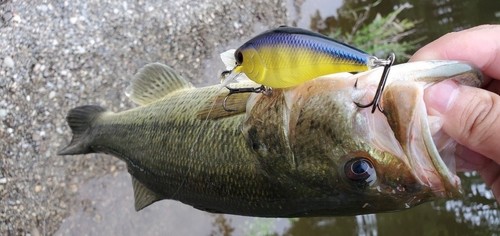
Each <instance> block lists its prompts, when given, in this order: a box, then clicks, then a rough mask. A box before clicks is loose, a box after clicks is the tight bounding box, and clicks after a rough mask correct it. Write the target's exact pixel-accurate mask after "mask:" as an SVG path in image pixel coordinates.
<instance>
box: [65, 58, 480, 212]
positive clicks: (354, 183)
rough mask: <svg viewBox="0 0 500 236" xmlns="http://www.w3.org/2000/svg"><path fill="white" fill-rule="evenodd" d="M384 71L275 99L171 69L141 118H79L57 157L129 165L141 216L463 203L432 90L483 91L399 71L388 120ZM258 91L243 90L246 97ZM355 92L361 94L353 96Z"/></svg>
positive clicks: (409, 69)
mask: <svg viewBox="0 0 500 236" xmlns="http://www.w3.org/2000/svg"><path fill="white" fill-rule="evenodd" d="M381 74H382V68H376V69H373V70H369V71H366V72H362V73H357V74H351V73H336V74H331V75H326V76H322V77H319V78H316V79H314V80H310V81H307V82H304V83H303V84H301V85H299V86H296V87H294V88H290V89H276V90H273V93H272V94H271V95H264V94H261V93H251V94H250V93H243V94H236V95H235V97H232V98H231V101H228V106H231V107H232V108H234V110H235V111H233V112H228V111H226V110H224V109H222V108H220V106H217V105H215V106H214V104H216V103H221V102H222V100H223V98H224V97H225V96H226V93H227V91H223V90H221V89H220V87H219V86H218V85H212V86H207V87H200V88H196V87H194V86H193V85H192V84H191V83H189V82H188V80H186V79H184V78H182V77H181V76H180V75H179V74H178V73H177V72H176V71H175V70H173V69H172V68H171V67H169V66H166V65H164V64H160V63H153V64H148V65H146V66H144V67H143V68H142V69H140V70H139V71H138V72H137V74H136V75H135V77H134V79H133V80H132V83H131V85H130V86H129V88H127V90H126V93H127V94H128V95H129V97H130V98H131V99H132V101H134V102H135V103H137V104H138V106H137V107H134V108H131V109H128V110H124V111H120V112H113V111H110V110H108V109H105V108H103V107H101V106H98V105H84V106H79V107H76V108H73V109H71V110H70V111H69V112H68V115H67V118H66V120H67V122H68V125H69V127H70V128H71V130H72V133H73V136H72V139H71V141H70V142H69V144H68V145H67V146H66V147H64V148H62V149H61V150H60V151H59V152H58V154H59V155H79V154H88V153H104V154H109V155H112V156H115V157H117V158H119V159H120V160H122V161H124V162H125V163H126V165H127V170H128V172H129V173H130V174H131V176H132V186H133V189H134V199H135V209H136V210H137V211H139V210H141V209H143V208H145V207H147V206H149V205H151V204H153V203H154V202H156V201H160V200H164V199H172V200H176V201H180V202H182V203H184V204H187V205H190V206H192V207H194V208H196V209H199V210H203V211H207V212H212V213H226V214H236V215H245V216H259V217H309V216H346V215H358V214H368V213H377V212H388V211H397V210H404V209H408V208H411V207H413V206H416V205H419V204H421V203H424V202H428V201H432V200H436V199H443V198H456V197H460V196H461V193H462V191H461V187H460V179H459V178H458V177H457V176H456V175H455V172H454V164H453V160H454V154H453V153H454V152H453V150H454V146H455V144H456V142H455V141H454V140H452V139H450V138H449V137H448V136H447V135H446V134H445V133H443V132H442V131H441V127H442V120H440V119H439V117H432V116H430V115H427V112H426V109H425V104H424V101H423V92H424V90H425V88H426V87H428V86H430V85H432V84H434V83H437V82H439V81H443V80H446V79H449V80H454V81H456V82H457V83H460V84H464V85H470V86H480V84H481V82H482V75H481V72H480V71H479V70H478V69H477V68H476V67H474V66H472V65H470V64H467V63H464V62H457V61H422V62H411V63H405V64H400V65H395V66H393V67H392V69H391V73H390V74H389V76H388V78H387V83H386V88H385V90H384V93H383V96H382V98H381V104H382V105H383V107H384V110H383V112H380V111H378V110H377V111H376V112H375V113H373V114H372V113H371V111H370V110H369V109H364V108H359V107H358V106H356V105H355V102H361V103H363V102H366V101H368V100H370V99H371V98H372V97H373V94H374V93H375V89H376V87H377V85H378V82H379V80H380V75H381ZM249 83H253V82H251V81H241V82H238V83H237V84H236V85H237V86H243V87H244V86H248V85H249ZM355 84H356V86H355Z"/></svg>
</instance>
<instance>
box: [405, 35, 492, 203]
mask: <svg viewBox="0 0 500 236" xmlns="http://www.w3.org/2000/svg"><path fill="white" fill-rule="evenodd" d="M430 59H444V60H463V61H469V62H471V63H473V64H475V65H476V66H477V67H478V68H480V69H481V71H482V72H483V74H484V75H485V76H486V77H487V78H486V79H485V81H484V84H483V86H482V88H473V87H468V86H463V85H458V84H457V83H455V82H453V81H443V82H440V83H438V84H436V85H433V86H431V87H429V88H427V89H426V91H425V95H424V99H425V103H426V106H427V110H428V113H429V114H431V115H437V116H440V117H442V118H443V120H444V124H443V130H444V132H446V133H447V134H448V135H450V136H451V137H452V138H453V139H455V140H456V141H457V142H458V143H459V145H458V147H457V152H456V156H457V159H456V163H457V169H458V170H476V171H478V172H479V174H480V175H481V177H482V178H483V180H484V181H485V183H486V184H487V185H488V186H490V187H491V189H492V191H493V194H494V195H495V197H496V199H497V201H498V202H500V96H499V94H500V25H483V26H478V27H474V28H471V29H467V30H463V31H460V32H454V33H449V34H446V35H444V36H443V37H441V38H439V39H437V40H435V41H434V42H432V43H430V44H428V45H426V46H424V47H423V48H421V49H420V50H418V51H417V52H416V53H415V54H414V55H413V56H412V57H411V59H410V61H417V60H430Z"/></svg>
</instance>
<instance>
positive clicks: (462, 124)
mask: <svg viewBox="0 0 500 236" xmlns="http://www.w3.org/2000/svg"><path fill="white" fill-rule="evenodd" d="M424 100H425V103H426V106H427V111H428V113H429V114H430V115H436V116H440V117H441V118H442V119H443V121H444V122H443V131H444V132H445V133H447V134H448V135H450V137H451V138H453V139H455V140H456V141H457V142H458V143H460V144H462V145H463V146H465V147H467V148H469V149H471V150H473V151H475V152H478V153H480V154H482V155H484V156H486V157H488V158H491V159H492V160H493V161H495V162H496V163H500V119H499V118H500V97H499V96H498V95H497V94H495V93H492V92H489V91H487V90H483V89H479V88H474V87H469V86H465V85H459V84H457V83H456V82H454V81H453V80H446V81H443V82H440V83H437V84H435V85H433V86H431V87H429V88H427V89H426V90H425V95H424Z"/></svg>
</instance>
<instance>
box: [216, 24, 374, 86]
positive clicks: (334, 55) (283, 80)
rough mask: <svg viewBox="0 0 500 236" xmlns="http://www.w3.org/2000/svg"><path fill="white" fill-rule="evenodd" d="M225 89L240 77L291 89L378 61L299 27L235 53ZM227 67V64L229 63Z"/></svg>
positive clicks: (257, 39) (261, 36)
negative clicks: (315, 79)
mask: <svg viewBox="0 0 500 236" xmlns="http://www.w3.org/2000/svg"><path fill="white" fill-rule="evenodd" d="M231 52H232V53H233V54H234V56H233V58H231V60H230V61H231V62H230V63H229V64H232V65H233V68H232V69H231V68H229V69H228V71H227V72H226V73H228V72H231V73H230V74H229V75H227V77H225V79H224V80H223V86H225V85H227V84H228V83H230V82H231V81H232V80H233V79H234V78H236V77H238V76H239V75H240V74H241V73H243V74H245V75H246V76H247V77H248V78H249V79H251V80H252V81H254V82H256V83H257V84H262V85H264V86H267V87H270V88H289V87H294V86H297V85H299V84H301V83H303V82H305V81H308V80H311V79H314V78H317V77H319V76H322V75H327V74H333V73H337V72H361V71H366V70H369V69H372V68H374V67H376V66H377V63H381V61H380V60H379V59H377V58H376V57H374V56H371V55H369V54H368V53H366V52H364V51H362V50H360V49H357V48H355V47H353V46H351V45H348V44H346V43H343V42H340V41H337V40H334V39H332V38H329V37H327V36H325V35H322V34H319V33H315V32H312V31H308V30H305V29H301V28H296V27H288V26H281V27H278V28H275V29H271V30H268V31H265V32H263V33H261V34H259V35H257V36H255V37H253V38H252V39H250V40H248V41H247V42H245V43H244V44H243V45H242V46H240V47H239V48H238V49H236V50H231ZM226 64H227V63H226Z"/></svg>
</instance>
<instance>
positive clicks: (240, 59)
mask: <svg viewBox="0 0 500 236" xmlns="http://www.w3.org/2000/svg"><path fill="white" fill-rule="evenodd" d="M234 58H235V59H236V65H241V64H242V63H243V53H241V51H240V50H237V51H236V52H234Z"/></svg>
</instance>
